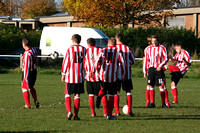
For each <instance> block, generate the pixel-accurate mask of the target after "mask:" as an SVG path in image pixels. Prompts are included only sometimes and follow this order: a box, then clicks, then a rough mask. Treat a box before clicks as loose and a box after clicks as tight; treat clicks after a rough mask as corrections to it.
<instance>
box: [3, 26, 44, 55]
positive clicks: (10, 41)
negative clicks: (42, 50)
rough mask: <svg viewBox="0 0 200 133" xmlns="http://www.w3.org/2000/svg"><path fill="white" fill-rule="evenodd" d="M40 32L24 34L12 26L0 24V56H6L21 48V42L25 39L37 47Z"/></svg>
mask: <svg viewBox="0 0 200 133" xmlns="http://www.w3.org/2000/svg"><path fill="white" fill-rule="evenodd" d="M40 36H41V31H40V30H39V31H36V32H35V31H31V32H28V33H24V32H23V30H21V29H19V28H17V27H16V26H13V25H6V24H2V23H0V54H8V53H9V52H11V51H14V50H16V49H18V48H21V47H22V44H21V40H22V38H24V37H26V38H29V39H30V42H31V45H32V46H34V47H39V43H40Z"/></svg>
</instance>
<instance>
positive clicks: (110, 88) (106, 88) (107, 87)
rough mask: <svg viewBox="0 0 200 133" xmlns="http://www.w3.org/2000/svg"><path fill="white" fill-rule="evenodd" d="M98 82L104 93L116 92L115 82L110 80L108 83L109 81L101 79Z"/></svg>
mask: <svg viewBox="0 0 200 133" xmlns="http://www.w3.org/2000/svg"><path fill="white" fill-rule="evenodd" d="M100 84H101V86H102V87H103V90H102V91H103V92H104V93H105V94H107V93H108V94H110V95H115V94H116V93H117V90H116V82H112V83H109V82H103V81H100Z"/></svg>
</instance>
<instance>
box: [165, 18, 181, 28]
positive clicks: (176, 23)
mask: <svg viewBox="0 0 200 133" xmlns="http://www.w3.org/2000/svg"><path fill="white" fill-rule="evenodd" d="M168 24H169V25H168V26H167V27H178V28H181V27H185V17H176V18H172V19H171V18H168Z"/></svg>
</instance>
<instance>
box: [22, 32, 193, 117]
mask: <svg viewBox="0 0 200 133" xmlns="http://www.w3.org/2000/svg"><path fill="white" fill-rule="evenodd" d="M148 39H149V46H147V47H146V49H145V50H144V55H145V57H144V65H143V72H144V77H145V78H146V76H147V90H146V107H148V108H153V107H155V91H154V86H155V85H156V86H159V89H160V94H161V99H162V107H164V108H169V107H170V104H169V101H168V93H167V89H166V81H165V75H164V71H165V70H166V69H169V72H170V74H171V75H172V78H171V88H172V95H173V97H174V101H173V102H172V103H178V97H177V95H178V91H177V87H176V86H177V84H178V82H179V80H180V78H182V77H183V76H184V74H185V73H186V72H187V70H188V69H189V66H190V65H191V60H190V55H189V53H188V52H187V51H186V50H184V49H182V46H181V43H177V44H175V47H174V49H175V51H176V52H177V53H176V55H175V56H174V57H171V56H169V58H170V59H171V60H172V61H177V64H176V66H173V65H166V63H167V62H168V54H167V50H166V48H165V47H164V46H163V45H160V44H159V43H158V38H157V37H156V36H151V38H148ZM80 41H81V36H80V35H78V34H75V35H73V36H72V44H73V45H72V46H70V47H69V48H68V49H67V52H66V55H65V57H64V59H63V65H62V77H61V81H62V82H65V105H66V109H67V111H68V114H67V118H66V119H67V120H71V118H72V117H73V114H72V112H71V94H74V120H80V118H79V117H78V112H79V106H80V94H81V93H84V77H86V86H87V93H88V94H89V105H90V109H91V114H92V117H95V116H96V113H95V103H94V96H95V95H96V96H97V100H96V107H97V108H99V107H100V102H101V101H102V105H103V110H104V117H106V118H107V119H109V120H110V119H116V117H114V116H119V115H120V113H119V92H120V89H121V85H122V88H123V90H124V91H126V94H127V105H128V114H129V116H133V112H132V94H131V90H132V89H133V86H132V80H131V65H132V64H134V63H135V59H134V54H133V51H132V49H131V48H130V47H128V46H126V45H124V44H123V35H122V34H121V33H118V34H116V35H115V38H113V37H112V38H110V39H109V40H108V47H106V48H103V49H100V48H97V47H95V39H93V38H89V39H88V40H87V45H88V49H86V48H84V47H83V46H81V45H79V43H80ZM22 46H23V48H24V49H25V53H24V55H23V69H22V72H23V73H22V92H23V97H24V100H25V103H26V105H25V107H24V108H30V107H31V106H30V101H29V93H28V90H29V91H30V92H31V94H32V97H33V99H34V102H35V106H36V108H39V102H38V100H37V94H36V90H35V88H34V84H35V81H36V75H37V70H36V66H37V51H36V50H35V49H34V48H32V47H30V44H29V41H28V39H23V40H22ZM84 69H85V70H86V76H85V75H84ZM107 93H108V94H109V99H108V100H107ZM114 107H115V113H113V114H112V111H113V108H114Z"/></svg>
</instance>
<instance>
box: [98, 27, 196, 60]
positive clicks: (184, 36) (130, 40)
mask: <svg viewBox="0 0 200 133" xmlns="http://www.w3.org/2000/svg"><path fill="white" fill-rule="evenodd" d="M95 28H98V29H100V30H101V31H103V32H104V33H105V34H106V35H108V36H109V37H114V36H115V34H116V33H118V32H121V33H123V35H124V43H125V44H127V45H128V46H130V47H132V48H133V49H134V50H136V49H138V50H139V55H138V56H139V57H143V50H144V49H145V47H146V46H147V45H148V44H147V37H148V36H150V35H156V36H158V38H159V42H160V44H163V45H164V46H166V47H167V49H168V51H170V50H171V49H170V48H171V47H172V46H173V45H174V44H175V43H176V42H178V41H180V42H182V44H183V48H185V49H186V50H187V51H189V53H190V54H191V55H193V54H200V39H199V38H198V36H197V35H195V33H194V31H193V30H187V29H185V28H183V27H182V28H180V29H179V28H177V27H173V28H166V27H161V28H160V27H148V28H142V27H139V28H123V27H121V28H119V29H116V28H99V27H95Z"/></svg>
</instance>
